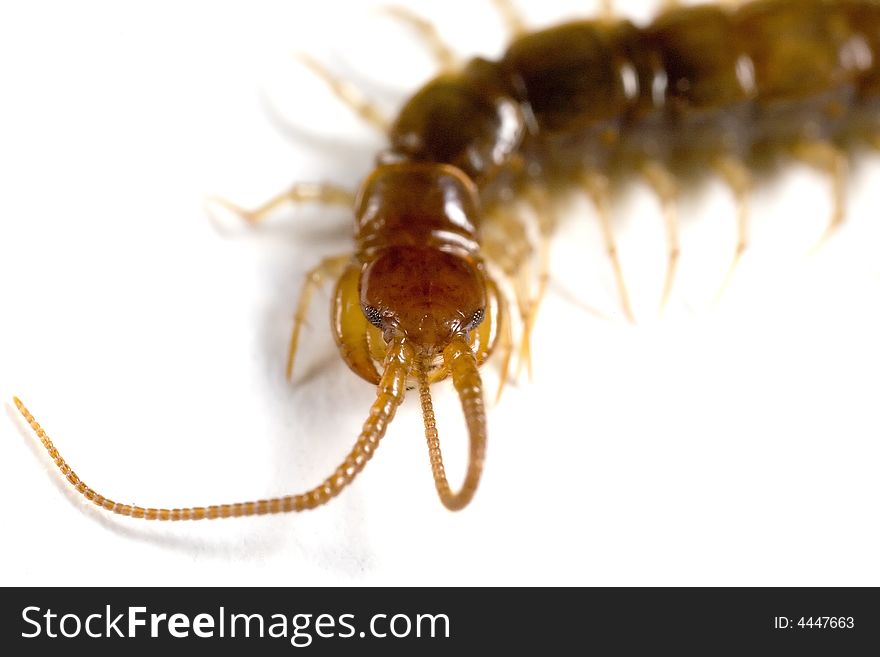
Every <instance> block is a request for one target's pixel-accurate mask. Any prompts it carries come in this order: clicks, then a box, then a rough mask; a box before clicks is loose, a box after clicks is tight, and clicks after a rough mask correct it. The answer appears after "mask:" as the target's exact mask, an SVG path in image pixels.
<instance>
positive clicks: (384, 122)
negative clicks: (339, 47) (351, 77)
mask: <svg viewBox="0 0 880 657" xmlns="http://www.w3.org/2000/svg"><path fill="white" fill-rule="evenodd" d="M296 58H297V59H299V60H300V61H301V62H302V63H303V64H305V65H306V66H307V67H308V68H309V69H310V70H311V71H312V72H313V73H314V74H315V75H316V76H318V77H319V78H320V79H321V80H323V81H324V82H326V83H327V86H328V87H330V91H332V92H333V94H334V95H335V96H336V97H337V98H338V99H339V100H341V101H342V102H343V103H344V104H346V105H348V106H349V107H350V108H351V109H352V110H353V111H354V112H355V113H356V114H357V115H358V116H360V117H361V118H362V119H363V120H364V121H366V122H367V123H369V124H371V125H373V126H375V127H376V128H377V129H378V130H379V131H380V132H381V133H382V134H388V131H389V128H390V126H391V122H390V121H389V120H388V117H387V116H385V113H384V112H383V111H382V110H380V109H379V108H378V107H376V106H375V105H374V104H373V103H372V102H370V101H369V100H368V99H367V98H366V96H365V95H364V94H363V93H362V92H361V91H360V90H359V89H358V88H357V87H355V86H354V85H353V84H351V83H350V82H346V81H345V80H340V79H339V78H338V77H336V76H335V75H334V74H333V73H331V72H330V71H329V70H328V69H326V68H325V67H324V66H323V65H322V64H320V63H318V62H317V61H315V60H314V59H312V58H311V57H309V56H308V55H304V54H302V53H296Z"/></svg>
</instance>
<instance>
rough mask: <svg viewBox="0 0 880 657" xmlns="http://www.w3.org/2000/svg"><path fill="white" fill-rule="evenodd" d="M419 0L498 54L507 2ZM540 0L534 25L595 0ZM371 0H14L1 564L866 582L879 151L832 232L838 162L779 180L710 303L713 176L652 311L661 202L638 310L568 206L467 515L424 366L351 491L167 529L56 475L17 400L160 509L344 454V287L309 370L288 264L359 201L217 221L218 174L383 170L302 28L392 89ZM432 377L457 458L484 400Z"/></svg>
mask: <svg viewBox="0 0 880 657" xmlns="http://www.w3.org/2000/svg"><path fill="white" fill-rule="evenodd" d="M416 4H417V5H418V8H419V10H420V11H421V12H422V13H423V14H424V15H426V16H429V17H431V18H432V19H434V20H436V22H437V25H438V27H439V28H440V29H441V30H442V32H443V33H444V34H446V35H447V36H448V37H449V39H450V40H451V41H452V42H454V43H455V45H456V47H457V48H459V49H460V51H461V52H462V53H464V54H469V53H473V52H478V51H479V52H482V53H484V54H487V55H497V52H498V50H499V49H500V47H501V44H502V42H503V28H502V26H501V22H500V21H499V20H498V17H497V15H496V14H495V13H494V12H493V11H492V9H491V6H490V4H489V3H488V2H471V1H469V2H419V3H416ZM521 4H522V6H523V7H525V8H526V10H527V12H528V16H529V18H530V20H531V21H533V24H535V25H542V24H547V23H548V22H550V21H552V20H557V19H559V18H560V17H562V16H565V15H572V14H576V13H577V12H578V11H581V12H584V11H586V12H587V14H588V13H589V9H590V7H589V3H583V2H581V3H575V2H563V1H562V0H551V1H549V2H543V3H539V2H531V1H530V0H523V1H522V3H521ZM626 4H628V5H630V6H631V7H634V8H637V9H636V10H635V11H634V12H632V13H631V12H629V11H628V9H629V8H628V7H627V6H626V5H625V4H624V3H623V2H620V3H619V5H620V6H622V7H623V9H624V10H627V14H628V15H631V16H637V17H639V18H644V17H646V16H648V15H649V14H650V11H651V9H650V6H649V3H641V2H634V1H633V2H629V3H626ZM372 6H373V4H372V3H364V2H343V1H342V0H333V1H327V0H325V1H324V2H309V3H304V2H303V3H300V2H281V1H276V2H269V1H264V2H247V3H245V2H238V3H230V2H207V1H205V2H186V3H181V2H151V3H138V4H135V3H116V2H109V1H108V2H98V1H94V0H93V1H89V2H78V3H65V2H31V3H4V4H3V5H2V9H0V61H2V62H3V65H2V68H0V89H2V92H0V93H2V104H0V294H2V301H0V308H2V313H3V317H2V323H0V327H2V328H0V336H2V339H0V398H2V399H3V400H4V404H5V407H4V408H5V410H6V413H5V414H4V416H3V417H2V420H0V463H2V464H3V476H2V477H0V499H2V500H3V503H4V511H3V540H2V542H0V545H2V547H0V550H2V554H0V583H2V584H18V585H37V584H115V585H137V584H148V585H149V584H233V585H238V584H241V585H244V584H257V585H262V584H279V585H281V584H283V585H306V584H350V583H358V584H361V583H362V584H405V585H427V584H480V585H482V584H590V585H599V584H604V585H631V584H643V585H644V584H649V585H654V584H672V585H688V584H690V585H693V584H698V585H700V584H732V585H739V584H751V585H782V584H788V585H808V584H814V585H831V584H837V585H858V584H872V585H875V586H876V585H878V584H880V565H878V560H877V558H876V555H877V554H880V529H878V524H877V502H878V499H880V483H878V478H877V474H876V473H877V465H878V462H880V446H878V445H880V440H878V439H880V414H878V412H877V410H878V409H877V407H878V399H880V342H878V339H877V336H878V335H880V304H878V291H880V261H878V258H877V255H876V254H877V253H878V251H880V222H878V221H877V216H876V215H877V207H878V204H880V186H878V185H877V183H876V181H877V180H880V158H877V157H873V156H867V157H862V158H859V159H858V160H857V167H856V169H855V171H854V175H853V180H852V182H851V184H850V188H851V194H850V199H851V209H850V220H849V223H848V224H847V225H846V227H845V228H844V229H843V230H842V231H840V233H839V234H838V235H837V236H836V237H835V238H834V239H833V240H831V241H830V242H829V243H828V244H827V245H826V247H825V248H824V249H822V250H821V251H820V252H819V253H818V254H817V255H814V256H808V255H807V253H808V252H809V251H810V248H811V246H812V245H813V244H814V243H815V241H816V239H817V238H818V236H819V235H820V234H821V232H822V230H823V227H824V224H825V222H826V220H827V217H828V212H829V199H828V193H827V185H826V182H825V181H824V180H823V179H822V178H821V177H820V176H818V175H815V174H814V173H812V172H811V171H809V170H807V169H805V168H803V167H796V166H793V167H791V168H788V169H786V171H785V172H784V174H783V175H781V176H780V177H778V178H776V179H773V180H770V181H762V184H761V186H760V187H759V188H758V190H757V191H756V194H755V198H754V202H753V210H754V217H755V220H754V230H753V249H752V250H751V251H750V252H749V254H748V255H747V257H746V258H745V260H744V261H743V263H742V266H741V268H740V270H739V271H738V273H737V275H736V278H735V279H734V282H733V284H732V286H731V287H730V289H729V291H728V292H727V294H726V295H725V296H724V297H723V298H722V299H721V301H720V303H718V304H713V303H712V297H713V295H714V292H715V290H716V289H717V287H718V284H719V282H720V280H721V278H722V274H723V271H724V269H725V267H726V265H727V262H728V259H729V257H730V255H731V253H732V249H733V245H734V238H735V224H734V216H735V215H734V209H733V204H732V202H731V199H730V196H729V193H728V192H727V191H726V190H725V189H724V188H723V186H721V185H720V184H718V183H710V184H708V185H707V186H706V187H704V188H701V189H697V190H692V192H691V193H690V194H689V195H688V196H687V198H686V200H685V201H684V202H683V204H682V215H683V217H684V219H683V223H684V228H683V230H684V236H683V260H682V266H681V271H680V275H679V278H678V284H677V286H676V288H675V292H674V295H673V298H672V300H671V302H670V305H669V308H668V310H667V312H666V314H665V316H664V317H663V318H662V320H661V319H658V318H657V312H656V308H657V304H658V299H659V295H660V287H661V285H662V275H663V267H664V264H665V261H664V242H663V227H662V220H661V216H660V214H659V211H658V209H657V206H656V203H655V201H654V200H653V198H652V197H651V196H650V194H649V193H648V192H647V191H646V190H645V189H644V188H642V187H640V186H634V187H632V188H631V189H630V190H629V191H628V192H627V193H626V194H624V195H623V196H622V198H621V199H619V201H618V203H617V207H616V210H615V222H616V223H615V230H616V232H617V234H618V235H619V240H620V251H621V255H622V258H623V262H624V268H625V270H626V275H627V279H628V281H629V283H630V286H631V288H632V297H633V303H634V306H635V309H636V314H637V315H638V318H639V323H638V326H636V327H631V326H629V325H627V323H626V322H625V321H624V320H623V319H622V317H621V312H620V308H619V303H618V301H617V298H616V294H615V291H614V287H613V281H612V278H611V275H610V271H609V268H608V263H607V260H606V259H605V257H604V255H603V253H602V247H601V244H600V240H599V234H598V230H597V225H596V220H595V216H594V214H593V213H592V210H591V209H590V208H589V206H588V205H587V204H586V203H585V202H584V201H583V200H582V199H580V200H578V199H575V200H573V201H572V202H571V204H569V206H568V207H567V209H566V210H565V211H564V214H565V220H566V223H565V225H564V227H563V228H562V230H561V235H560V237H559V239H557V241H556V243H555V248H556V250H555V254H554V261H553V279H552V282H551V287H550V291H549V294H548V296H547V301H546V305H545V307H544V310H543V312H542V313H541V315H540V318H539V321H538V325H537V328H536V332H535V336H534V361H535V377H534V381H533V382H531V383H529V382H528V381H527V379H526V377H521V379H520V381H519V383H518V384H517V385H515V386H511V387H510V388H509V389H508V390H507V391H506V393H505V395H504V397H503V399H502V400H501V402H500V404H498V405H497V406H493V407H492V408H491V409H490V413H489V422H490V445H489V452H488V460H487V465H486V472H485V476H484V479H483V482H482V485H481V488H480V490H479V493H478V495H477V497H476V499H475V500H474V502H473V504H472V505H471V506H470V507H468V508H467V509H466V510H465V511H463V512H461V513H458V514H453V513H449V512H448V511H446V510H445V509H443V507H442V506H441V505H440V503H439V502H438V501H437V498H436V494H435V492H434V488H433V483H432V480H431V476H430V468H429V465H428V457H427V454H426V448H425V445H424V438H423V434H422V428H421V419H420V416H419V414H418V407H417V406H418V405H417V403H416V399H415V397H412V396H411V398H410V399H408V400H407V402H406V404H405V406H404V408H402V409H401V411H400V413H399V416H398V418H397V419H396V420H395V422H394V424H393V425H392V426H391V428H390V430H389V432H388V436H387V437H386V438H385V440H384V442H383V445H382V447H381V449H380V450H379V451H378V453H377V455H376V457H375V459H374V460H373V461H372V462H371V463H370V465H369V466H368V468H367V469H366V470H365V471H364V473H363V474H362V475H361V477H360V478H359V479H358V480H357V481H356V482H355V483H354V485H353V486H352V487H351V488H350V489H349V490H347V491H346V492H345V493H344V494H343V495H342V496H341V497H339V498H338V499H336V500H335V501H333V502H332V503H331V504H329V505H328V506H326V507H324V508H321V509H320V510H317V511H313V512H310V513H306V514H302V515H286V516H270V517H263V518H250V519H240V520H232V521H215V522H201V523H193V524H186V523H179V524H158V523H155V524H150V523H146V522H143V521H137V520H132V519H127V518H120V517H115V516H108V515H105V514H103V513H102V512H100V511H99V510H97V509H95V508H93V507H91V506H90V505H89V504H88V503H86V502H85V501H84V500H83V499H82V498H81V497H79V496H78V495H77V494H76V493H75V492H73V491H72V490H71V489H70V488H69V487H67V486H66V485H65V484H64V483H63V482H62V480H61V478H60V477H59V475H58V473H57V472H56V471H55V468H54V466H53V465H52V464H51V461H50V460H49V459H48V457H47V456H46V454H45V453H44V451H43V450H42V448H41V447H39V445H38V443H37V442H36V441H35V439H34V438H33V437H32V435H30V433H29V431H27V429H26V427H25V426H24V425H23V423H22V422H21V421H20V420H19V419H18V417H17V415H16V414H15V412H14V409H12V408H11V405H10V404H9V402H8V400H10V398H11V396H12V395H13V394H17V395H19V396H21V398H22V399H23V400H24V401H25V402H26V403H28V404H29V405H30V407H31V410H32V411H33V412H34V413H35V414H36V415H37V416H38V419H39V420H40V421H41V422H42V423H43V424H44V426H45V427H46V428H47V430H48V431H49V434H50V435H51V436H52V437H53V438H54V439H55V442H56V444H57V445H58V447H59V448H60V449H61V451H62V453H63V454H64V456H65V457H67V459H68V460H69V462H70V463H72V464H73V466H74V468H75V470H76V471H77V472H78V474H79V475H80V476H82V477H83V479H84V480H85V481H86V482H87V483H88V484H89V485H91V486H93V487H94V488H96V489H97V490H98V491H99V492H101V493H104V494H106V495H108V496H110V497H113V498H114V499H118V500H120V501H126V502H136V503H138V504H141V505H144V506H153V505H160V506H178V505H191V504H211V503H221V502H230V501H236V500H245V499H254V498H257V497H266V496H271V495H280V494H286V493H290V492H300V491H302V490H304V489H306V488H308V487H311V486H312V485H314V484H315V483H317V482H319V481H320V480H322V479H323V478H324V477H325V476H326V475H327V474H329V473H330V472H331V471H332V469H333V468H335V466H336V464H337V463H338V462H339V461H340V459H341V458H342V457H343V455H344V454H345V453H347V450H348V449H349V447H350V445H351V443H352V442H353V440H354V437H355V436H356V434H357V432H358V430H359V428H360V425H361V423H362V421H363V419H364V418H365V417H366V413H367V409H368V407H369V404H370V402H371V400H372V398H373V395H374V392H373V390H372V389H371V387H370V386H368V385H367V384H365V383H363V382H362V381H360V380H359V379H357V378H356V377H355V376H354V375H353V374H351V372H349V371H348V370H347V368H346V367H345V366H344V365H343V364H342V362H341V360H340V359H339V358H338V356H337V355H336V353H335V347H334V345H333V342H332V339H331V337H330V334H329V332H328V327H327V321H326V316H327V305H328V296H327V293H326V292H325V293H324V294H322V295H319V297H318V298H317V300H316V303H315V307H314V312H313V316H312V321H311V325H310V329H309V330H308V331H307V332H306V333H305V335H304V337H303V351H302V358H301V359H300V363H299V366H300V367H299V371H298V373H297V376H296V380H295V382H294V385H289V384H288V383H286V382H285V381H284V377H283V361H284V353H285V349H286V340H287V333H288V331H289V326H290V318H291V315H292V312H293V307H294V304H295V301H296V295H297V290H298V287H299V282H300V279H301V276H302V274H303V272H304V271H305V270H306V269H307V268H309V267H310V266H312V265H313V264H314V263H316V262H317V261H318V259H319V258H320V257H322V256H323V255H328V254H334V253H339V252H341V251H344V250H346V249H347V248H349V244H350V235H349V230H350V228H349V222H350V218H349V217H348V216H346V213H345V212H342V211H340V210H338V209H323V208H316V207H302V208H299V209H295V210H290V211H285V212H282V213H280V214H279V216H278V217H276V218H273V220H272V221H271V222H269V225H267V226H266V227H265V228H262V229H260V230H257V231H249V230H246V229H242V228H241V227H240V226H236V225H235V223H234V222H230V221H227V222H225V223H224V225H225V226H226V228H227V230H225V231H221V230H218V229H217V227H215V226H214V225H213V224H212V223H211V222H210V221H209V220H208V218H207V216H206V213H205V212H204V210H203V207H202V202H203V200H204V198H205V197H207V196H208V195H210V194H214V193H222V194H223V195H225V196H227V197H229V198H232V199H235V200H238V201H240V202H242V203H245V204H255V203H257V202H259V201H260V200H262V199H264V198H267V197H268V196H270V195H271V194H273V193H275V192H276V191H278V190H280V189H282V188H283V187H284V186H285V185H287V184H288V183H290V182H292V181H294V180H311V181H315V180H328V181H335V182H339V183H344V184H350V185H354V184H355V183H356V181H357V180H359V179H360V178H361V177H362V176H363V175H364V174H365V172H366V171H367V170H368V168H369V165H370V161H371V158H372V155H373V154H374V153H375V151H376V150H377V149H378V148H379V147H380V146H381V144H382V140H381V138H380V137H378V136H376V135H375V134H373V133H371V132H370V130H369V129H368V128H365V127H363V126H361V125H360V124H359V122H358V121H357V120H356V119H353V118H351V117H350V116H349V113H348V112H347V110H346V109H345V108H344V107H341V106H340V105H339V104H338V103H337V102H336V101H335V100H334V99H333V98H332V96H331V95H330V94H329V93H328V92H327V91H326V89H325V88H324V87H323V86H322V85H321V84H320V83H318V82H316V81H315V80H314V79H313V77H312V76H310V74H308V73H307V72H305V71H303V69H302V67H301V65H300V64H298V63H297V61H296V60H295V59H294V58H293V57H292V55H291V53H293V52H294V51H301V52H308V53H311V54H312V55H313V56H314V57H316V58H318V59H320V60H321V61H323V62H325V63H326V65H327V66H328V67H330V68H333V70H336V71H338V72H340V73H342V74H344V75H345V76H346V77H348V78H349V79H352V80H354V81H357V82H358V83H359V84H360V85H362V86H363V87H364V88H365V89H367V90H369V92H370V93H371V95H373V96H374V97H376V98H377V101H378V102H379V103H380V104H381V105H382V106H383V107H385V108H386V109H387V110H388V111H389V112H392V111H393V110H394V108H395V107H396V106H397V105H398V104H399V103H400V102H401V100H402V99H403V98H404V97H405V95H406V94H407V93H409V92H411V91H412V90H413V89H414V88H415V87H416V86H417V85H418V84H419V83H420V82H421V81H423V80H424V79H426V78H427V77H428V76H429V75H430V73H431V63H430V58H429V56H428V55H427V54H426V52H425V50H424V49H422V48H420V46H419V44H418V42H417V40H416V39H415V38H414V37H413V36H412V34H411V33H410V32H409V31H408V30H407V29H406V28H404V27H400V26H396V25H394V24H392V23H390V22H389V21H387V20H386V19H383V18H381V17H378V16H377V15H375V14H374V13H371V7H372ZM585 15H586V14H585ZM484 372H485V375H484V376H485V379H486V381H487V386H488V387H489V388H490V389H491V388H494V384H495V382H497V371H496V370H495V369H494V368H493V367H492V366H489V367H488V368H486V369H484ZM436 395H437V405H438V407H439V408H438V417H439V421H440V423H441V438H442V439H443V441H444V445H445V448H446V450H447V452H448V453H449V456H448V458H449V459H450V469H451V470H452V473H453V475H456V474H459V475H460V473H461V472H462V470H463V459H464V453H465V452H464V443H465V439H464V434H463V422H462V420H461V417H460V412H459V411H458V409H457V406H456V403H457V402H456V400H455V399H454V397H453V396H452V395H450V394H449V390H448V389H447V388H446V387H442V386H441V387H438V388H437V390H436Z"/></svg>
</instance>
